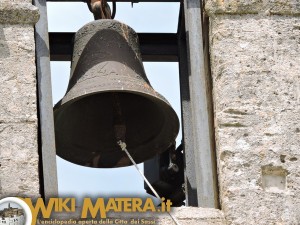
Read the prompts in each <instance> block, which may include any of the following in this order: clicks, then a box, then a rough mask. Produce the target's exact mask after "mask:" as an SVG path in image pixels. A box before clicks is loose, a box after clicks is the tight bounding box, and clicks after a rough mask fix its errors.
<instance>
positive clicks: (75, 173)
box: [47, 2, 182, 198]
mask: <svg viewBox="0 0 300 225" xmlns="http://www.w3.org/2000/svg"><path fill="white" fill-rule="evenodd" d="M47 9H48V12H47V13H48V29H49V32H76V31H77V30H78V29H80V28H81V27H82V26H83V25H85V24H86V23H88V22H90V21H92V20H93V15H92V14H91V13H90V11H89V10H88V7H87V5H86V4H85V3H81V2H76V3H75V2H71V3H70V2H69V3H61V2H58V3H53V2H48V3H47ZM178 15H179V3H136V4H134V5H133V8H132V7H131V3H129V2H128V3H117V13H116V17H115V19H116V20H119V21H121V22H123V23H126V24H127V25H129V26H130V27H132V28H133V29H134V30H135V31H136V32H143V33H147V32H148V33H160V32H161V33H176V32H177V24H178ZM144 67H145V71H146V74H147V77H148V79H149V80H150V83H151V85H152V87H153V88H154V89H155V90H156V91H158V92H159V93H160V94H162V95H163V96H164V97H165V98H166V99H167V100H168V101H169V102H170V104H171V105H172V107H173V108H174V109H175V111H176V113H177V115H178V117H179V119H181V116H180V115H181V111H180V92H179V74H178V73H179V72H178V63H163V62H153V63H152V62H151V63H150V62H146V63H144ZM69 76H70V62H51V78H52V95H53V96H52V97H53V105H54V104H55V103H56V102H58V101H59V100H60V99H61V98H62V97H63V96H64V95H65V92H66V89H67V85H68V81H69ZM181 137H182V136H181V131H180V133H179V135H178V137H177V139H176V141H177V145H179V144H180V142H181ZM139 167H140V168H141V169H143V165H142V164H140V165H139ZM57 173H58V185H59V187H58V188H59V195H60V196H72V197H77V198H83V197H111V196H145V195H146V193H145V190H144V183H143V180H142V178H141V177H140V175H139V174H138V172H137V171H136V170H135V168H134V167H133V166H130V167H123V168H113V169H95V168H88V167H82V166H78V165H75V164H72V163H70V162H67V161H65V160H63V159H61V158H59V157H57Z"/></svg>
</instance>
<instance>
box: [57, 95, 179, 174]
mask: <svg viewBox="0 0 300 225" xmlns="http://www.w3.org/2000/svg"><path fill="white" fill-rule="evenodd" d="M101 93H131V94H137V95H140V96H142V97H144V98H147V99H149V100H150V101H152V102H154V103H156V102H157V103H159V104H160V105H164V107H165V109H166V110H162V111H163V114H164V117H165V119H167V120H173V122H174V123H171V124H173V128H172V129H171V130H172V131H173V134H174V135H173V138H170V143H169V146H167V147H165V148H164V149H162V150H160V151H159V152H157V153H156V154H154V155H153V156H152V157H151V158H153V157H155V156H156V155H158V154H161V153H163V152H165V151H166V150H167V149H168V148H169V147H170V146H171V145H172V144H173V143H171V140H174V141H175V140H176V138H177V136H178V134H179V131H180V120H179V117H178V115H177V113H176V111H175V110H174V109H173V107H172V106H171V105H170V103H169V102H168V101H167V100H164V99H165V98H163V99H161V98H158V97H156V96H153V95H149V93H143V92H138V91H129V90H114V91H111V90H110V91H98V92H94V93H89V94H86V95H83V96H78V97H76V98H73V99H72V100H70V101H68V102H65V103H64V104H61V102H62V99H61V100H60V101H59V102H58V103H56V104H55V106H54V108H53V109H54V123H56V121H55V117H56V116H58V114H59V113H60V112H61V111H63V110H65V109H66V107H70V106H71V105H72V104H73V103H75V102H77V101H79V100H82V99H84V98H87V97H89V96H93V95H97V94H101ZM169 113H172V114H173V115H171V116H168V115H170V114H169ZM171 118H172V119H171ZM56 151H57V148H56ZM120 151H121V150H120ZM128 151H129V152H130V149H128ZM57 156H59V157H60V158H62V159H64V160H66V161H68V162H70V163H73V164H75V165H78V166H83V167H88V168H99V169H105V168H106V167H94V166H91V165H86V164H79V163H76V162H72V161H71V160H70V159H68V158H67V157H63V156H62V155H61V154H57ZM151 158H148V159H145V160H144V161H137V163H143V162H145V161H147V160H149V159H151ZM127 166H132V163H131V162H130V164H128V165H122V166H115V167H110V168H122V167H127Z"/></svg>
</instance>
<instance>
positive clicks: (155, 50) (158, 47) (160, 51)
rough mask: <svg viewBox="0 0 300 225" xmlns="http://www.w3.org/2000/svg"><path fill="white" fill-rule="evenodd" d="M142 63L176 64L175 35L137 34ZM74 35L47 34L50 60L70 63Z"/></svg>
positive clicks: (176, 47)
mask: <svg viewBox="0 0 300 225" xmlns="http://www.w3.org/2000/svg"><path fill="white" fill-rule="evenodd" d="M138 36H139V40H140V47H141V53H142V58H143V61H148V62H149V61H151V62H177V61H178V57H177V55H178V46H177V35H176V34H170V33H157V34H154V33H140V34H138ZM73 37H74V33H49V41H50V60H51V61H70V60H71V57H72V51H73V50H72V49H73Z"/></svg>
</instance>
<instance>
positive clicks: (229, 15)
mask: <svg viewBox="0 0 300 225" xmlns="http://www.w3.org/2000/svg"><path fill="white" fill-rule="evenodd" d="M206 12H207V14H208V15H209V16H210V54H211V69H212V79H213V99H214V111H215V134H216V144H217V161H218V178H219V186H220V200H221V209H222V211H223V212H224V214H225V217H226V219H227V221H228V222H229V223H230V224H295V225H296V224H299V222H300V123H299V121H300V17H299V15H300V2H299V1H298V0H290V1H285V0H272V1H271V0H270V1H268V0H263V1H261V0H240V1H235V0H225V1H219V0H209V1H208V2H207V4H206Z"/></svg>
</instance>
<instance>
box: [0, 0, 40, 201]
mask: <svg viewBox="0 0 300 225" xmlns="http://www.w3.org/2000/svg"><path fill="white" fill-rule="evenodd" d="M30 2H31V1H24V0H19V1H16V0H14V1H8V0H1V1H0V198H3V197H5V196H11V195H13V196H18V195H20V196H35V197H36V196H39V177H38V146H37V107H36V104H37V102H36V98H37V96H36V68H35V43H34V28H33V26H34V24H35V23H36V22H37V20H38V17H39V14H38V11H37V9H36V8H35V7H34V6H32V4H31V3H30Z"/></svg>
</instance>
